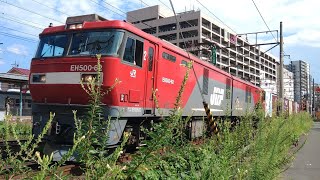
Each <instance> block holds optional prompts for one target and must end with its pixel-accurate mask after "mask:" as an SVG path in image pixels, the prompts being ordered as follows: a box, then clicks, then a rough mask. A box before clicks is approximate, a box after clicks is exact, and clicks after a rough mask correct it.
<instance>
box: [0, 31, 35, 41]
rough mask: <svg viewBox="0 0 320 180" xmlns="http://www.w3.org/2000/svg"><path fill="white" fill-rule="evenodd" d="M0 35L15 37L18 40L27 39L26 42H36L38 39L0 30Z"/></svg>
mask: <svg viewBox="0 0 320 180" xmlns="http://www.w3.org/2000/svg"><path fill="white" fill-rule="evenodd" d="M0 35H3V36H7V37H11V38H15V39H19V40H23V41H27V42H32V43H38V41H36V40H33V39H30V38H25V37H22V36H18V35H13V34H9V33H6V32H0Z"/></svg>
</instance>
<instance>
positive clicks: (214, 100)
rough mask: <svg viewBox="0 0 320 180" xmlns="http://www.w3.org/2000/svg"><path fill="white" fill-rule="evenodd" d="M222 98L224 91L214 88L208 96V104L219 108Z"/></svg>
mask: <svg viewBox="0 0 320 180" xmlns="http://www.w3.org/2000/svg"><path fill="white" fill-rule="evenodd" d="M223 97H224V89H221V88H217V87H214V88H213V93H212V94H211V96H210V104H211V105H215V106H221V102H222V100H223Z"/></svg>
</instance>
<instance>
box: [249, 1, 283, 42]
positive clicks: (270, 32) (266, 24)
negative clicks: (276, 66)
mask: <svg viewBox="0 0 320 180" xmlns="http://www.w3.org/2000/svg"><path fill="white" fill-rule="evenodd" d="M252 2H253V4H254V6H255V7H256V9H257V11H258V13H259V15H260V17H261V19H262V20H263V22H264V24H265V25H266V26H267V28H268V30H269V32H270V33H271V35H272V36H273V38H274V40H275V41H276V42H277V39H276V38H275V37H274V35H273V33H272V31H271V30H270V28H269V26H268V24H267V22H266V21H265V20H264V18H263V16H262V14H261V12H260V10H259V8H258V6H257V5H256V3H255V2H254V0H252Z"/></svg>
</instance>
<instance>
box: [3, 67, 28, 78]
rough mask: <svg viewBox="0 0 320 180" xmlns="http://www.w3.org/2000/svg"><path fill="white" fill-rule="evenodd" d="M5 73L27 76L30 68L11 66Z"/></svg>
mask: <svg viewBox="0 0 320 180" xmlns="http://www.w3.org/2000/svg"><path fill="white" fill-rule="evenodd" d="M7 73H11V74H20V75H26V76H29V74H30V70H29V69H23V68H18V67H13V68H11V69H10V70H9V71H8V72H7Z"/></svg>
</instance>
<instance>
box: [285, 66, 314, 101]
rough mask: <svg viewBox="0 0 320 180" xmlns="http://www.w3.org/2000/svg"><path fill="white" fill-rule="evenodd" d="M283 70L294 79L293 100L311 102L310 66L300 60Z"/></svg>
mask: <svg viewBox="0 0 320 180" xmlns="http://www.w3.org/2000/svg"><path fill="white" fill-rule="evenodd" d="M285 68H286V69H288V70H289V71H291V72H292V73H293V79H294V100H295V101H296V102H298V103H301V102H302V101H308V102H311V100H312V98H311V97H312V96H311V78H310V65H309V64H308V63H307V62H305V61H302V60H298V61H291V62H290V64H289V65H285ZM307 104H309V103H307Z"/></svg>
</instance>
